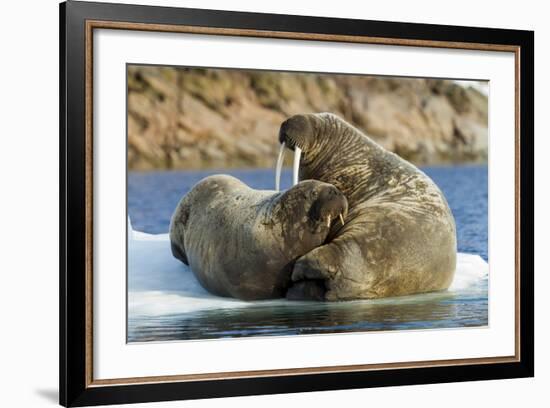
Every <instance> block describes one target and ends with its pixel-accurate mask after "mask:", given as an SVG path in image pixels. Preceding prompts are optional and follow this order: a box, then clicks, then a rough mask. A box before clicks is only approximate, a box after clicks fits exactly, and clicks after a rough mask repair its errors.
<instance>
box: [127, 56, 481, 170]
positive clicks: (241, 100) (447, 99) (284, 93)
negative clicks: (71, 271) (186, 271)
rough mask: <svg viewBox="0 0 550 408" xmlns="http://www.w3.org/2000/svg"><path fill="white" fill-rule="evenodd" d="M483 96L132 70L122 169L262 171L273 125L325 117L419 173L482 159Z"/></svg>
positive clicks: (439, 86) (436, 83)
mask: <svg viewBox="0 0 550 408" xmlns="http://www.w3.org/2000/svg"><path fill="white" fill-rule="evenodd" d="M487 109H488V104H487V97H486V96H485V95H484V94H483V93H481V92H479V91H478V90H476V89H474V88H472V87H468V86H466V87H465V86H462V85H458V84H456V83H454V82H452V81H445V80H433V79H407V78H381V77H367V76H355V75H326V74H324V75H323V74H296V73H279V72H265V71H243V70H217V69H197V68H188V69H187V68H169V67H150V66H130V67H129V68H128V165H129V168H130V169H172V168H174V169H193V168H194V169H196V168H207V167H217V168H223V167H270V166H272V165H273V163H274V160H275V156H276V154H277V150H278V142H277V134H278V130H279V126H280V124H281V123H282V122H283V121H284V120H285V119H286V118H287V117H289V116H291V115H293V114H296V113H306V112H332V113H335V114H337V115H340V116H341V117H343V118H345V119H346V120H347V121H349V122H351V123H352V124H354V125H355V126H356V127H358V128H360V129H361V130H363V131H364V132H365V133H366V134H368V135H369V136H371V137H372V138H373V139H375V140H376V141H377V142H379V143H380V144H382V145H383V146H385V147H386V148H388V149H390V150H392V151H394V152H396V153H398V154H400V155H401V156H403V157H405V158H406V159H409V160H411V161H413V162H415V163H417V164H434V163H454V162H484V161H486V160H487V120H488V117H487Z"/></svg>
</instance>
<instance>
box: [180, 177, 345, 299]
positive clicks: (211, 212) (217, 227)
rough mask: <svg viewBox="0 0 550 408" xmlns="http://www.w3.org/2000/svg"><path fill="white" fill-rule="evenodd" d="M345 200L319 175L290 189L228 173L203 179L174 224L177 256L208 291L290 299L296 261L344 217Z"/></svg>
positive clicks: (190, 193) (254, 297) (316, 244)
mask: <svg viewBox="0 0 550 408" xmlns="http://www.w3.org/2000/svg"><path fill="white" fill-rule="evenodd" d="M347 207H348V204H347V200H346V198H345V197H344V195H343V194H342V193H341V192H340V191H339V190H338V189H337V188H336V187H334V186H331V185H330V184H327V183H323V182H320V181H316V180H307V181H303V182H301V183H298V184H297V185H295V186H294V187H292V188H291V189H289V190H287V191H285V192H281V193H278V192H274V191H265V190H253V189H251V188H250V187H248V186H247V185H246V184H244V183H242V182H241V181H239V180H238V179H236V178H234V177H231V176H227V175H216V176H210V177H207V178H205V179H203V180H201V181H200V182H198V183H197V184H196V185H195V186H194V187H193V188H192V189H191V191H190V192H189V193H188V194H186V195H185V196H184V197H183V198H182V199H181V201H180V202H179V204H178V206H177V208H176V210H175V211H174V214H173V215H172V220H171V222H170V242H171V246H172V254H173V255H174V256H175V257H176V258H178V259H179V260H181V261H182V262H183V263H185V264H186V265H189V266H190V267H191V270H192V271H193V273H194V274H195V276H196V277H197V279H198V280H199V282H200V283H201V284H202V286H203V287H204V288H205V289H207V290H208V291H209V292H211V293H213V294H215V295H218V296H229V297H234V298H239V299H244V300H252V299H270V298H277V297H284V296H285V294H286V290H287V288H288V286H289V284H290V283H291V280H290V273H291V271H292V263H293V262H294V261H295V260H296V258H298V257H300V256H302V255H304V254H306V253H307V252H309V251H310V250H312V249H313V248H315V247H317V246H319V245H321V244H322V243H323V242H324V241H325V239H326V237H327V235H328V232H329V230H330V226H331V224H333V223H336V222H338V223H343V222H344V217H345V216H346V214H347Z"/></svg>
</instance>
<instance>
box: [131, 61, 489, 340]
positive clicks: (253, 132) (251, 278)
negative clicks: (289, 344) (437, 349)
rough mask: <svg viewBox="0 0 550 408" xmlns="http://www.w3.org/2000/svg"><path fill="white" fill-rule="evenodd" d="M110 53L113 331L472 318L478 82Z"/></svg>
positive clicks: (482, 291)
mask: <svg viewBox="0 0 550 408" xmlns="http://www.w3.org/2000/svg"><path fill="white" fill-rule="evenodd" d="M126 68H127V72H126V74H127V166H128V178H127V216H128V233H127V248H128V253H127V260H128V263H127V282H128V283H127V291H128V292H127V319H128V320H127V341H128V342H129V343H135V342H157V341H174V340H200V339H218V338H236V337H251V336H294V335H304V334H309V335H313V334H315V335H317V334H328V333H348V332H369V331H390V330H427V329H431V330H435V329H439V330H440V329H452V328H459V327H460V328H463V327H480V326H487V325H488V324H489V321H488V282H489V267H488V262H489V256H488V232H487V231H488V205H487V204H488V181H487V180H488V167H487V160H488V99H489V83H488V82H487V81H481V80H479V81H476V80H453V79H434V78H412V77H411V78H409V77H384V76H368V75H351V74H346V73H308V72H279V71H263V70H247V69H228V68H209V67H207V68H202V67H201V68H199V67H178V66H158V65H139V64H128V65H127V67H126Z"/></svg>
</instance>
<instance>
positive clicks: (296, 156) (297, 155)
mask: <svg viewBox="0 0 550 408" xmlns="http://www.w3.org/2000/svg"><path fill="white" fill-rule="evenodd" d="M301 154H302V149H300V148H299V147H298V146H294V163H293V168H292V185H293V186H295V185H296V184H298V170H299V169H300V155H301Z"/></svg>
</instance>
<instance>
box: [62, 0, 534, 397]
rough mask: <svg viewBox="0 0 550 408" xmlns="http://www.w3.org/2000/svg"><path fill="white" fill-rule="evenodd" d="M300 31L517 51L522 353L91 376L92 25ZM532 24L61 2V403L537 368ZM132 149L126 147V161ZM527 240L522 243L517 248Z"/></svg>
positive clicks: (413, 380) (307, 36)
mask: <svg viewBox="0 0 550 408" xmlns="http://www.w3.org/2000/svg"><path fill="white" fill-rule="evenodd" d="M101 28H109V29H116V30H133V31H135V30H137V31H157V32H171V33H197V34H205V35H210V34H212V35H224V36H245V37H262V38H266V39H270V38H279V39H299V40H316V41H330V42H335V43H367V44H382V45H387V46H393V45H398V46H414V47H435V48H449V49H465V50H487V51H506V52H512V53H514V54H515V58H516V60H515V61H516V73H515V115H516V116H515V140H516V142H515V177H516V180H515V210H516V214H515V217H516V218H515V245H516V253H515V271H516V285H515V286H516V287H515V310H516V316H515V321H516V325H515V353H514V355H509V356H508V355H507V356H501V357H488V358H470V359H457V360H436V361H408V362H402V363H388V364H371V365H346V366H327V367H304V368H293V369H284V370H262V371H246V372H220V373H209V374H196V375H182V376H158V377H150V378H146V377H137V378H124V379H113V380H96V379H94V377H93V367H92V365H93V358H92V355H93V350H94V347H93V327H92V326H93V325H92V311H93V292H92V288H93V282H92V275H93V274H92V268H93V265H92V260H93V256H92V255H93V234H94V232H93V208H92V203H93V193H94V192H93V177H92V166H93V160H92V158H93V143H92V141H93V120H92V118H93V116H92V115H93V100H92V95H93V81H92V69H93V64H92V62H91V61H92V58H93V31H94V30H95V29H101ZM533 101H534V33H533V32H531V31H517V30H504V29H489V28H473V27H458V26H443V25H441V26H440V25H427V24H412V23H395V22H380V21H362V20H351V19H335V18H320V17H306V16H291V15H272V14H255V13H243V12H228V11H211V10H199V9H183V8H166V7H151V6H137V5H136V6H134V5H120V4H107V3H90V2H77V1H69V2H65V3H62V4H61V5H60V203H61V204H60V231H61V234H60V236H61V238H60V403H61V404H62V405H64V406H84V405H98V404H120V403H133V402H147V401H165V400H176V399H195V398H212V397H227V396H242V395H255V394H272V393H291V392H304V391H320V390H337V389H352V388H364V387H381V386H394V385H405V384H426V383H443V382H454V381H472V380H487V379H502V378H519V377H531V376H533V375H534V317H533V316H534V310H533V308H534V300H533V297H534V264H533V260H534V257H533V252H534V247H533V236H534V227H533V223H534V204H533V197H534V185H533V182H534V167H533V158H534V120H533V119H534V107H533ZM122 159H123V158H121V160H122ZM520 248H521V251H520Z"/></svg>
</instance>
